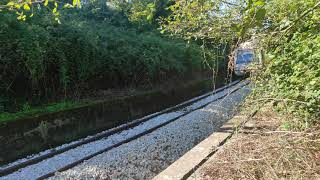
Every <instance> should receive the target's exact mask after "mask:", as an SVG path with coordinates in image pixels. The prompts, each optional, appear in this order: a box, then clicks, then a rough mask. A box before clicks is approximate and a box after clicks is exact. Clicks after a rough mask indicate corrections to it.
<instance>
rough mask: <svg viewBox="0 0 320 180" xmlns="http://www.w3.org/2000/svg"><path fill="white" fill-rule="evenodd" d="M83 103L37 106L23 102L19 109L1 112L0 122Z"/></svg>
mask: <svg viewBox="0 0 320 180" xmlns="http://www.w3.org/2000/svg"><path fill="white" fill-rule="evenodd" d="M84 104H85V103H80V102H72V101H64V102H60V103H55V104H49V105H45V106H39V107H31V106H30V105H29V104H28V103H26V104H24V105H23V107H22V110H21V111H18V112H16V113H7V112H4V113H1V114H0V122H7V121H14V120H18V119H21V118H25V117H30V116H38V115H41V114H46V113H53V112H59V111H62V110H68V109H73V108H77V107H81V106H83V105H84Z"/></svg>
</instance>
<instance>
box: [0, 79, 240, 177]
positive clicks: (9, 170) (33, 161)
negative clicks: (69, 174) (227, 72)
mask: <svg viewBox="0 0 320 180" xmlns="http://www.w3.org/2000/svg"><path fill="white" fill-rule="evenodd" d="M240 82H241V81H240V80H236V81H233V82H231V83H229V84H228V85H226V86H224V87H221V88H218V89H216V90H215V91H213V92H208V93H206V94H204V95H201V96H198V97H196V98H193V99H191V100H188V101H185V102H183V103H180V104H178V105H176V106H173V107H169V108H167V109H164V110H162V111H159V112H157V113H153V114H150V115H148V116H145V117H143V118H139V119H136V120H133V121H131V122H129V123H126V124H123V125H120V126H118V127H115V128H112V129H109V130H106V131H103V132H102V133H97V134H96V135H94V136H91V137H89V138H85V139H83V140H80V141H79V142H76V143H74V144H70V145H67V146H65V147H63V148H60V149H57V150H53V151H50V152H49V153H46V154H43V155H40V156H37V157H34V158H31V159H28V160H26V161H24V162H21V163H18V164H15V165H13V166H9V167H5V168H0V177H2V176H6V175H8V174H11V173H13V172H15V171H17V170H19V169H21V168H24V167H27V166H30V165H32V164H36V163H38V162H41V161H43V160H45V159H49V158H51V157H53V156H55V155H58V154H62V153H64V152H66V151H68V150H71V149H75V148H77V147H79V146H81V145H84V144H88V143H91V142H94V141H97V140H100V139H102V138H105V137H108V136H110V135H113V134H115V133H118V132H121V131H124V130H127V129H130V128H133V127H135V126H138V125H139V124H141V123H144V122H146V121H148V120H150V119H152V118H154V117H156V116H159V115H162V114H165V113H168V112H172V111H174V110H177V109H180V108H183V107H186V106H188V105H190V104H193V103H195V102H197V101H199V100H202V99H204V98H206V97H208V96H210V95H212V94H216V93H218V92H221V91H223V90H225V89H227V88H230V87H232V86H235V85H237V84H238V83H240Z"/></svg>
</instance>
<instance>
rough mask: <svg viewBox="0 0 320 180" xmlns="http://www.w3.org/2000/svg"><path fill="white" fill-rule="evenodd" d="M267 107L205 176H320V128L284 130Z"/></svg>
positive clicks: (217, 157) (220, 154) (220, 153)
mask: <svg viewBox="0 0 320 180" xmlns="http://www.w3.org/2000/svg"><path fill="white" fill-rule="evenodd" d="M285 118H287V117H284V116H281V115H279V114H278V113H276V112H274V111H272V109H271V108H266V109H264V110H263V111H262V112H259V113H258V114H257V115H256V116H255V117H254V118H253V119H251V120H250V121H249V122H248V123H246V125H245V126H244V127H243V128H241V129H240V130H239V131H238V132H237V133H236V134H235V135H234V136H233V137H232V138H231V139H230V140H229V141H228V142H227V143H226V144H225V146H224V147H223V148H222V149H221V150H219V151H218V152H217V154H216V155H215V158H213V161H211V162H209V163H208V164H209V165H208V166H206V167H205V168H204V170H203V173H202V177H203V179H320V128H319V127H313V128H310V129H307V130H305V131H303V132H292V131H283V130H281V129H280V128H279V127H280V125H281V124H282V123H283V121H284V120H285Z"/></svg>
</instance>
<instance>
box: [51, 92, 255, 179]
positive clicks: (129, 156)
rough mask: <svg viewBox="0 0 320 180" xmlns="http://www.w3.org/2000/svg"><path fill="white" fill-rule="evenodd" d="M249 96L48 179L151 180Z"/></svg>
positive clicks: (235, 98) (218, 104) (200, 112)
mask: <svg viewBox="0 0 320 180" xmlns="http://www.w3.org/2000/svg"><path fill="white" fill-rule="evenodd" d="M249 92H250V90H249V89H248V88H244V89H242V90H240V91H238V92H236V93H234V94H232V95H230V96H228V97H227V98H225V99H223V100H220V101H217V102H214V103H211V104H210V105H208V106H207V107H205V108H203V109H200V110H197V111H194V112H193V113H190V114H188V115H187V116H184V117H182V118H180V119H179V120H177V121H175V122H173V123H171V124H169V125H167V126H165V127H163V128H161V129H158V130H156V131H154V132H152V133H150V134H148V135H145V136H143V137H141V138H139V139H137V140H134V141H132V142H130V143H127V144H124V145H122V146H120V147H118V148H115V149H113V150H111V151H108V152H105V153H103V154H100V155H98V156H96V157H94V158H92V159H90V160H88V161H86V162H84V163H82V164H81V165H78V166H76V167H74V168H72V169H70V170H67V171H65V172H62V173H57V174H56V176H54V177H51V178H50V179H151V178H152V177H154V176H156V175H157V174H158V173H159V172H161V171H162V170H164V169H165V168H166V167H168V166H169V165H170V164H171V163H173V162H174V161H175V160H177V159H178V158H179V157H181V156H182V155H183V154H184V153H185V152H187V151H188V150H190V149H191V148H192V147H194V146H195V145H196V144H198V143H199V142H200V141H202V140H203V139H205V138H206V137H208V136H209V135H210V134H211V133H212V132H214V131H215V130H216V129H218V128H219V127H220V126H221V125H222V124H223V123H224V122H225V121H227V120H228V119H230V118H231V117H232V116H233V115H234V114H235V113H236V108H235V107H236V106H237V104H238V103H239V102H241V101H242V100H243V99H244V98H245V96H246V95H247V94H248V93H249Z"/></svg>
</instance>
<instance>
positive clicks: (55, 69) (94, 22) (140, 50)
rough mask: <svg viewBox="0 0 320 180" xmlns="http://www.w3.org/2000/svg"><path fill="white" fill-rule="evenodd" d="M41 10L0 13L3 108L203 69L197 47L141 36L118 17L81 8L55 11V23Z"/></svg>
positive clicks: (149, 34)
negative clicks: (25, 15) (23, 17)
mask: <svg viewBox="0 0 320 180" xmlns="http://www.w3.org/2000/svg"><path fill="white" fill-rule="evenodd" d="M42 11H43V12H42V13H37V14H36V15H35V16H34V17H33V18H29V19H27V21H26V22H19V21H17V20H16V17H15V16H14V15H11V14H9V13H5V12H2V13H1V14H0V21H1V24H0V27H1V30H0V39H1V44H0V52H1V61H0V70H1V72H2V73H1V74H0V79H1V85H0V91H1V96H3V97H2V99H8V101H7V102H9V104H14V102H17V101H19V99H21V98H22V99H25V97H28V99H29V100H32V101H33V102H35V103H41V102H42V101H43V99H50V98H54V97H56V99H59V98H61V97H67V96H68V94H72V93H75V92H79V91H81V90H83V89H88V87H89V86H90V87H95V86H92V85H93V84H94V85H97V86H98V87H97V88H100V87H99V86H103V88H107V87H123V86H132V85H134V86H138V85H142V84H145V83H150V82H159V81H160V80H161V79H163V80H165V79H166V78H169V77H170V76H171V75H179V74H183V73H186V72H187V71H190V70H195V71H200V70H201V69H203V66H202V62H203V60H204V59H203V57H202V49H201V47H200V46H199V45H197V44H192V43H191V44H187V43H186V42H184V41H183V40H179V39H173V38H169V37H164V36H163V35H161V34H159V33H157V32H152V31H145V32H141V31H140V30H137V28H135V27H134V25H131V24H129V22H128V21H127V20H126V17H125V16H124V15H121V13H117V12H112V11H110V10H108V9H105V8H103V9H102V10H99V11H98V12H96V11H93V10H91V9H90V8H89V7H86V8H83V10H81V12H76V10H73V11H74V12H68V13H67V12H61V13H62V14H63V15H62V18H61V22H62V24H58V23H57V22H56V21H54V20H53V19H54V18H53V17H52V14H51V13H47V12H45V10H42ZM103 17H104V18H103ZM101 82H103V83H101ZM71 89H72V91H70V90H71ZM69 91H70V93H69ZM7 109H8V108H7Z"/></svg>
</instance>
